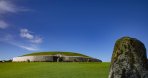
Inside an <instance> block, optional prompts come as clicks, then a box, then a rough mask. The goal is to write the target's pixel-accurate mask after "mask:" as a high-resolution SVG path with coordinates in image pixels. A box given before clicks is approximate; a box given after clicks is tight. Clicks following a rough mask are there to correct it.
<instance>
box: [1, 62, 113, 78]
mask: <svg viewBox="0 0 148 78" xmlns="http://www.w3.org/2000/svg"><path fill="white" fill-rule="evenodd" d="M109 64H110V63H51V62H50V63H49V62H35V63H0V78H107V77H108V71H109Z"/></svg>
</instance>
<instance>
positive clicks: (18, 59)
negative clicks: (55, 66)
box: [13, 56, 53, 62]
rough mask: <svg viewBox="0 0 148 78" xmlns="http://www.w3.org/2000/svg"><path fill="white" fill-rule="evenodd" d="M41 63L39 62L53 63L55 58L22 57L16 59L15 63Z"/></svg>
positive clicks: (14, 59)
mask: <svg viewBox="0 0 148 78" xmlns="http://www.w3.org/2000/svg"><path fill="white" fill-rule="evenodd" d="M25 61H31V62H39V61H53V56H22V57H14V58H13V62H25Z"/></svg>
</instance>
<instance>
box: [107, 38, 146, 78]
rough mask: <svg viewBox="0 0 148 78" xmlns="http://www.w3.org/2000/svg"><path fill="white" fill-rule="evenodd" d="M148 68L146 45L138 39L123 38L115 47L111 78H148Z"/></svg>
mask: <svg viewBox="0 0 148 78" xmlns="http://www.w3.org/2000/svg"><path fill="white" fill-rule="evenodd" d="M147 66H148V65H147V56H146V48H145V46H144V44H143V43H142V42H141V41H139V40H137V39H136V38H131V37H122V38H120V39H118V40H117V41H116V43H115V46H114V51H113V54H112V60H111V66H110V74H109V78H148V71H147V70H148V68H147ZM144 76H145V77H144Z"/></svg>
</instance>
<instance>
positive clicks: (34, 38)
mask: <svg viewBox="0 0 148 78" xmlns="http://www.w3.org/2000/svg"><path fill="white" fill-rule="evenodd" d="M20 36H21V37H22V38H26V39H28V40H29V41H30V42H32V43H35V44H40V43H42V42H43V39H42V38H41V37H39V36H36V35H33V34H32V33H31V31H29V30H28V29H26V28H23V29H20Z"/></svg>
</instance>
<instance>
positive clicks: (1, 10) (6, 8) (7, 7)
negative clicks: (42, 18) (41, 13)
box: [0, 0, 29, 14]
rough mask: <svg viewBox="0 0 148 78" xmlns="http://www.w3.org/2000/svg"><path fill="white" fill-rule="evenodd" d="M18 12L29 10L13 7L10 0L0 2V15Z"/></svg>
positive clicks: (0, 0)
mask: <svg viewBox="0 0 148 78" xmlns="http://www.w3.org/2000/svg"><path fill="white" fill-rule="evenodd" d="M20 11H29V9H26V8H22V7H20V6H17V5H15V4H14V3H13V2H12V0H0V14H5V13H17V12H20Z"/></svg>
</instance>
